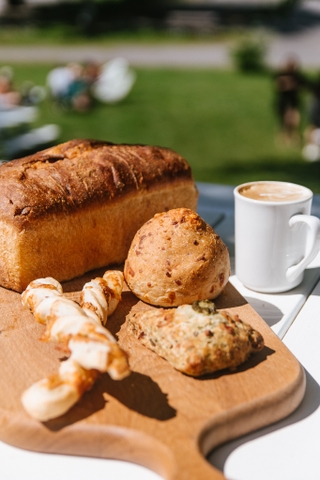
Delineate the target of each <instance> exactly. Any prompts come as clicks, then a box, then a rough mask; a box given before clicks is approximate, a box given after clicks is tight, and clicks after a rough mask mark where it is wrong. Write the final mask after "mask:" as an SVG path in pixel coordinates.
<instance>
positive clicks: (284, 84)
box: [275, 57, 307, 146]
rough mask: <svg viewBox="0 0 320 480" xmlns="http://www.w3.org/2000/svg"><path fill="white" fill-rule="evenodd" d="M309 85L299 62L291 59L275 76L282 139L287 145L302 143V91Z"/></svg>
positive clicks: (277, 109)
mask: <svg viewBox="0 0 320 480" xmlns="http://www.w3.org/2000/svg"><path fill="white" fill-rule="evenodd" d="M306 85H307V82H306V80H305V77H304V76H303V75H302V73H301V71H300V68H299V64H298V61H297V60H296V59H295V58H293V57H290V58H288V59H287V61H286V62H285V64H284V66H283V68H282V69H281V70H280V71H279V72H277V74H276V75H275V92H276V111H277V115H278V118H279V123H280V129H281V137H282V138H283V140H284V142H285V143H286V144H287V145H290V146H291V145H298V144H300V141H301V135H300V123H301V90H302V88H304V87H305V86H306Z"/></svg>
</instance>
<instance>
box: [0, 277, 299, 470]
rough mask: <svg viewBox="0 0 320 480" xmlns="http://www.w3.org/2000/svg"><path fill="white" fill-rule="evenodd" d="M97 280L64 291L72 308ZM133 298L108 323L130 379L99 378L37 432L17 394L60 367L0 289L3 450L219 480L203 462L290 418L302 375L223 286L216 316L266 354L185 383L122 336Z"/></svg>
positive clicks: (57, 354)
mask: <svg viewBox="0 0 320 480" xmlns="http://www.w3.org/2000/svg"><path fill="white" fill-rule="evenodd" d="M101 274H103V271H96V272H93V273H92V272H91V274H89V275H86V276H84V277H82V278H80V279H76V280H74V281H72V282H67V283H65V284H64V285H63V286H64V290H65V292H68V293H66V294H67V295H68V296H70V297H71V298H75V299H76V298H77V295H78V294H77V292H79V290H81V288H82V286H83V284H84V283H85V282H86V281H88V280H89V279H91V278H93V277H94V276H98V275H101ZM137 302H138V300H137V298H136V297H135V296H134V295H133V294H132V293H131V292H129V291H128V290H126V291H125V292H124V294H123V300H122V302H121V304H120V305H119V307H118V309H117V310H116V312H115V313H114V314H113V315H112V316H111V317H110V319H109V320H108V328H109V330H110V331H111V332H112V333H113V334H114V335H115V336H116V337H118V338H119V343H120V345H121V346H122V348H123V349H124V350H126V352H127V353H128V355H129V359H130V367H131V370H132V373H131V375H130V376H129V377H127V378H126V379H124V380H122V381H118V382H116V381H113V380H111V379H110V377H109V376H108V375H107V374H104V375H102V376H101V377H100V378H99V379H98V381H97V382H96V384H95V385H94V387H93V389H92V390H91V391H90V392H87V393H86V394H85V395H84V396H83V398H82V399H81V400H80V402H79V403H78V404H77V405H76V406H74V407H73V408H72V409H71V410H70V411H69V412H68V413H67V414H65V415H64V416H62V417H60V418H58V419H55V420H51V421H49V422H46V423H40V422H37V421H36V420H33V419H32V418H30V417H29V416H28V415H27V414H26V413H25V411H24V410H23V408H22V405H21V403H20V397H21V394H22V392H23V390H24V389H26V388H27V387H29V386H30V385H31V384H32V383H34V382H35V381H37V380H39V379H40V378H43V377H46V376H47V375H48V374H52V373H55V372H56V371H57V370H58V366H59V362H60V361H61V360H62V359H63V354H62V353H61V351H59V350H57V349H56V348H55V347H54V346H53V345H52V344H46V343H43V342H41V341H39V337H40V335H41V333H42V331H43V328H44V327H43V326H42V325H39V324H37V323H36V321H35V320H34V318H33V316H32V314H31V313H30V312H29V311H28V310H26V309H24V308H23V307H22V305H21V299H20V295H19V294H18V293H15V292H12V291H9V290H6V289H0V362H1V375H0V425H1V427H0V440H2V441H4V442H6V443H9V444H11V445H14V446H16V447H20V448H24V449H28V450H34V451H37V452H50V453H62V454H73V455H82V456H95V457H103V458H113V459H122V460H128V461H131V462H134V463H138V464H141V465H143V466H145V467H147V468H150V469H151V470H153V471H155V472H157V473H158V474H159V475H160V476H162V477H163V478H165V479H170V480H178V479H179V480H200V479H201V480H203V479H206V480H219V479H223V478H224V476H223V475H222V473H221V472H219V471H218V470H216V469H214V468H213V467H212V466H211V465H210V464H209V463H208V462H207V461H206V460H205V458H204V456H205V455H206V454H208V453H209V451H210V450H211V449H212V448H214V447H216V446H217V445H219V444H222V443H223V442H225V441H227V440H230V439H232V438H235V437H238V436H240V435H243V434H245V433H248V432H250V431H253V430H255V429H257V428H260V427H262V426H265V425H268V424H271V423H273V422H275V421H277V420H279V419H281V418H283V417H285V416H287V415H288V414H290V413H291V412H292V411H293V410H294V409H295V408H296V407H297V406H298V405H299V403H300V401H301V400H302V398H303V395H304V391H305V376H304V371H303V369H302V367H301V366H300V364H299V362H298V361H297V360H296V358H295V357H294V356H293V355H292V354H291V353H290V351H289V350H288V349H287V348H286V347H285V345H284V344H283V343H282V342H281V341H280V340H279V339H278V337H277V336H276V335H275V334H274V333H273V332H272V330H271V329H270V328H269V327H268V326H267V325H266V323H265V322H264V321H263V320H262V319H261V318H260V317H259V315H258V314H257V313H256V312H255V311H254V310H253V309H252V308H251V307H250V306H249V305H248V303H247V302H246V301H245V300H244V299H243V297H242V296H241V295H240V294H239V293H238V292H237V291H236V290H235V289H234V288H233V287H232V285H231V284H228V285H227V287H226V289H225V291H224V292H223V293H222V294H221V295H220V297H219V298H218V299H216V301H215V303H216V306H217V307H218V308H225V309H228V310H229V311H231V312H232V313H238V314H239V316H240V318H242V319H243V320H245V321H247V322H248V323H251V324H252V326H254V327H255V328H256V329H258V330H259V331H260V332H261V333H262V335H263V336H264V339H265V348H264V349H263V350H262V351H261V352H259V353H258V354H256V355H255V356H253V357H251V359H250V360H249V361H248V362H247V363H246V364H244V365H243V366H241V367H240V368H238V369H237V370H236V371H233V372H230V371H223V372H220V373H217V374H214V375H211V376H207V377H204V378H198V379H196V378H190V377H188V376H186V375H183V374H181V373H179V372H177V371H176V370H174V369H173V368H172V367H171V366H170V365H169V364H168V363H167V362H166V361H165V360H164V359H162V358H160V357H158V356H157V355H156V354H155V353H153V352H151V351H149V350H148V349H147V348H146V347H143V346H142V345H140V343H139V342H138V341H137V340H136V339H134V338H133V337H132V336H131V335H130V334H129V333H128V332H127V330H126V325H125V317H126V315H127V314H128V312H129V310H130V309H131V307H132V306H133V305H135V304H136V303H137Z"/></svg>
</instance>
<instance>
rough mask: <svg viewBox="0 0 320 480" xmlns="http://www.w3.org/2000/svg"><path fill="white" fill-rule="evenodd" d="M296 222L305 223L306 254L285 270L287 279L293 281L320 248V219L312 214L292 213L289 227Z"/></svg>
mask: <svg viewBox="0 0 320 480" xmlns="http://www.w3.org/2000/svg"><path fill="white" fill-rule="evenodd" d="M297 223H305V224H306V225H307V226H308V228H309V231H308V235H307V245H306V254H305V256H304V257H303V259H302V260H301V261H300V262H299V263H297V265H292V267H289V268H288V270H287V272H286V277H287V280H290V281H294V280H295V279H296V278H297V277H298V276H299V275H301V273H302V272H303V271H304V269H305V268H306V267H307V266H308V265H309V263H311V262H312V260H313V259H314V258H315V257H316V255H317V254H318V252H319V249H320V219H319V218H317V217H314V216H313V215H293V216H292V217H291V218H290V220H289V225H290V227H293V226H294V225H296V224H297Z"/></svg>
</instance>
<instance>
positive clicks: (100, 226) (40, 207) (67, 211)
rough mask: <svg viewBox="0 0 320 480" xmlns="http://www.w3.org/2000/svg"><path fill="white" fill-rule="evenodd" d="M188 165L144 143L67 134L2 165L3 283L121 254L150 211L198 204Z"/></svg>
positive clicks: (115, 259)
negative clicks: (63, 139)
mask: <svg viewBox="0 0 320 480" xmlns="http://www.w3.org/2000/svg"><path fill="white" fill-rule="evenodd" d="M197 199H198V192H197V188H196V185H195V182H194V180H193V177H192V172H191V169H190V166H189V165H188V163H187V162H186V160H185V159H184V158H182V157H181V156H180V155H179V154H178V153H176V152H174V151H172V150H170V149H167V148H160V147H151V146H145V145H115V144H112V143H109V142H102V141H95V140H72V141H69V142H66V143H63V144H60V145H57V146H55V147H52V148H48V149H46V150H43V151H41V152H38V153H36V154H34V155H30V156H28V157H25V158H21V159H17V160H13V161H11V162H8V163H5V164H2V165H1V166H0V285H2V286H4V287H6V288H9V289H13V290H16V291H20V292H21V291H23V290H24V289H25V288H26V287H27V285H28V284H29V283H30V282H31V281H32V280H34V279H36V278H41V277H47V276H51V277H54V278H55V279H57V280H58V281H59V282H60V281H64V280H69V279H72V278H74V277H77V276H80V275H82V274H84V273H85V272H88V271H90V270H92V269H95V268H100V267H104V266H107V265H110V264H121V263H123V262H124V260H125V258H126V256H127V253H128V250H129V247H130V244H131V241H132V239H133V237H134V235H135V233H136V231H137V230H138V229H139V228H140V227H141V225H143V224H144V223H145V222H146V221H147V220H149V219H150V218H151V217H152V216H153V215H154V214H155V213H157V212H163V211H167V210H170V209H171V208H176V207H188V208H193V209H195V208H196V205H197Z"/></svg>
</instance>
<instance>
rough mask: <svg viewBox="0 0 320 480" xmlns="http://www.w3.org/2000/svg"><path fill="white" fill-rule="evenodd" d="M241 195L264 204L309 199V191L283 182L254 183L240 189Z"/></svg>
mask: <svg viewBox="0 0 320 480" xmlns="http://www.w3.org/2000/svg"><path fill="white" fill-rule="evenodd" d="M239 193H240V195H242V196H244V197H247V198H251V199H252V200H260V201H262V202H290V201H294V200H303V199H305V198H308V197H309V193H308V191H307V190H305V189H304V188H303V187H300V186H299V185H292V184H288V183H281V182H280V183H272V182H270V183H268V182H265V183H264V182H258V183H253V184H250V185H246V186H243V187H242V188H240V190H239Z"/></svg>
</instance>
